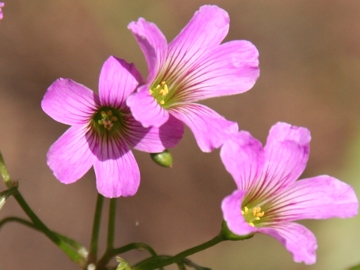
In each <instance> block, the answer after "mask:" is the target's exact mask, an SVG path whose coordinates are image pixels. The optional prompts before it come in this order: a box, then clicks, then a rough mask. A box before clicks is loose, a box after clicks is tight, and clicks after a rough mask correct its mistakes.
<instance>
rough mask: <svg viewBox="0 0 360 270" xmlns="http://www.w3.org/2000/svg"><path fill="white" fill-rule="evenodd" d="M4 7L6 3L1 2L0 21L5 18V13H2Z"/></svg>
mask: <svg viewBox="0 0 360 270" xmlns="http://www.w3.org/2000/svg"><path fill="white" fill-rule="evenodd" d="M2 7H4V3H3V2H0V20H1V19H2V18H3V17H4V16H3V12H2V9H1V8H2Z"/></svg>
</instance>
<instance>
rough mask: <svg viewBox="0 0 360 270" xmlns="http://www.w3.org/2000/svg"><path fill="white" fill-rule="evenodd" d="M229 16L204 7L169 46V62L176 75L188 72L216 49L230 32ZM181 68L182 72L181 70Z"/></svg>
mask: <svg viewBox="0 0 360 270" xmlns="http://www.w3.org/2000/svg"><path fill="white" fill-rule="evenodd" d="M229 21H230V19H229V15H228V14H227V12H226V11H225V10H223V9H221V8H219V7H217V6H207V5H206V6H202V7H201V8H200V9H199V10H198V11H197V12H196V13H195V15H194V16H193V17H192V19H191V20H190V21H189V23H188V24H187V25H186V26H185V27H184V29H183V30H182V31H181V32H180V34H179V35H178V36H177V37H176V38H175V39H174V40H173V41H172V42H171V43H170V44H169V55H168V59H169V60H170V61H171V62H170V63H169V62H168V63H167V64H168V66H169V67H170V68H174V69H177V70H176V73H177V74H181V73H182V72H183V71H184V72H186V71H187V69H188V67H190V66H191V65H192V63H193V62H194V61H195V60H196V59H198V58H199V57H200V56H201V55H202V54H203V53H204V52H205V51H207V50H209V49H212V48H215V47H216V46H218V45H219V44H220V43H221V41H222V40H223V39H224V38H225V36H226V35H227V33H228V31H229ZM179 67H180V70H179Z"/></svg>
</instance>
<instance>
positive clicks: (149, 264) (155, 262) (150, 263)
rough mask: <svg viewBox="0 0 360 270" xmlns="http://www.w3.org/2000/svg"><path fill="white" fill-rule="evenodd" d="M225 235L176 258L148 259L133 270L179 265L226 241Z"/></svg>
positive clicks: (181, 253) (188, 250)
mask: <svg viewBox="0 0 360 270" xmlns="http://www.w3.org/2000/svg"><path fill="white" fill-rule="evenodd" d="M225 240H226V239H224V237H223V234H222V233H220V234H219V235H218V236H216V237H214V238H213V239H211V240H210V241H207V242H205V243H203V244H201V245H198V246H195V247H193V248H190V249H187V250H185V251H183V252H180V253H179V254H177V255H175V256H174V257H170V258H165V259H163V258H159V257H152V258H149V259H146V260H144V261H142V262H140V263H138V264H136V265H135V266H134V267H132V268H131V269H132V270H150V269H157V268H161V267H164V266H167V265H170V264H174V263H179V262H181V260H183V259H184V258H186V257H188V256H190V255H192V254H195V253H197V252H200V251H202V250H205V249H208V248H210V247H212V246H215V245H216V244H218V243H220V242H222V241H225Z"/></svg>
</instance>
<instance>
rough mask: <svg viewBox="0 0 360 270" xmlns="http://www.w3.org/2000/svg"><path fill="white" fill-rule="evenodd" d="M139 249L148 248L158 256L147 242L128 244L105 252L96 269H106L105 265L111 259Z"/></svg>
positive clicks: (147, 249)
mask: <svg viewBox="0 0 360 270" xmlns="http://www.w3.org/2000/svg"><path fill="white" fill-rule="evenodd" d="M133 249H137V250H146V251H148V252H149V253H150V254H151V255H152V256H157V254H156V252H155V250H154V249H153V248H152V247H150V246H149V245H147V244H145V243H131V244H128V245H126V246H123V247H120V248H112V249H109V250H107V251H106V252H105V254H104V256H103V257H102V258H101V259H100V260H99V261H98V263H97V266H96V269H97V270H98V269H99V270H101V269H104V267H105V266H106V265H107V264H108V263H109V261H110V260H111V259H112V258H113V257H114V256H116V255H119V254H122V253H125V252H127V251H130V250H133Z"/></svg>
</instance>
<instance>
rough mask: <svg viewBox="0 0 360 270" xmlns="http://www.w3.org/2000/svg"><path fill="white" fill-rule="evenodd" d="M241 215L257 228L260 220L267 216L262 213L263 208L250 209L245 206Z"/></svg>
mask: <svg viewBox="0 0 360 270" xmlns="http://www.w3.org/2000/svg"><path fill="white" fill-rule="evenodd" d="M241 214H242V215H243V216H244V218H245V220H246V222H247V223H249V225H250V226H252V227H255V225H257V224H259V223H260V219H261V218H262V217H263V216H264V215H265V212H264V211H261V207H259V206H255V207H253V208H250V209H249V208H248V207H246V206H244V207H243V210H241Z"/></svg>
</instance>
